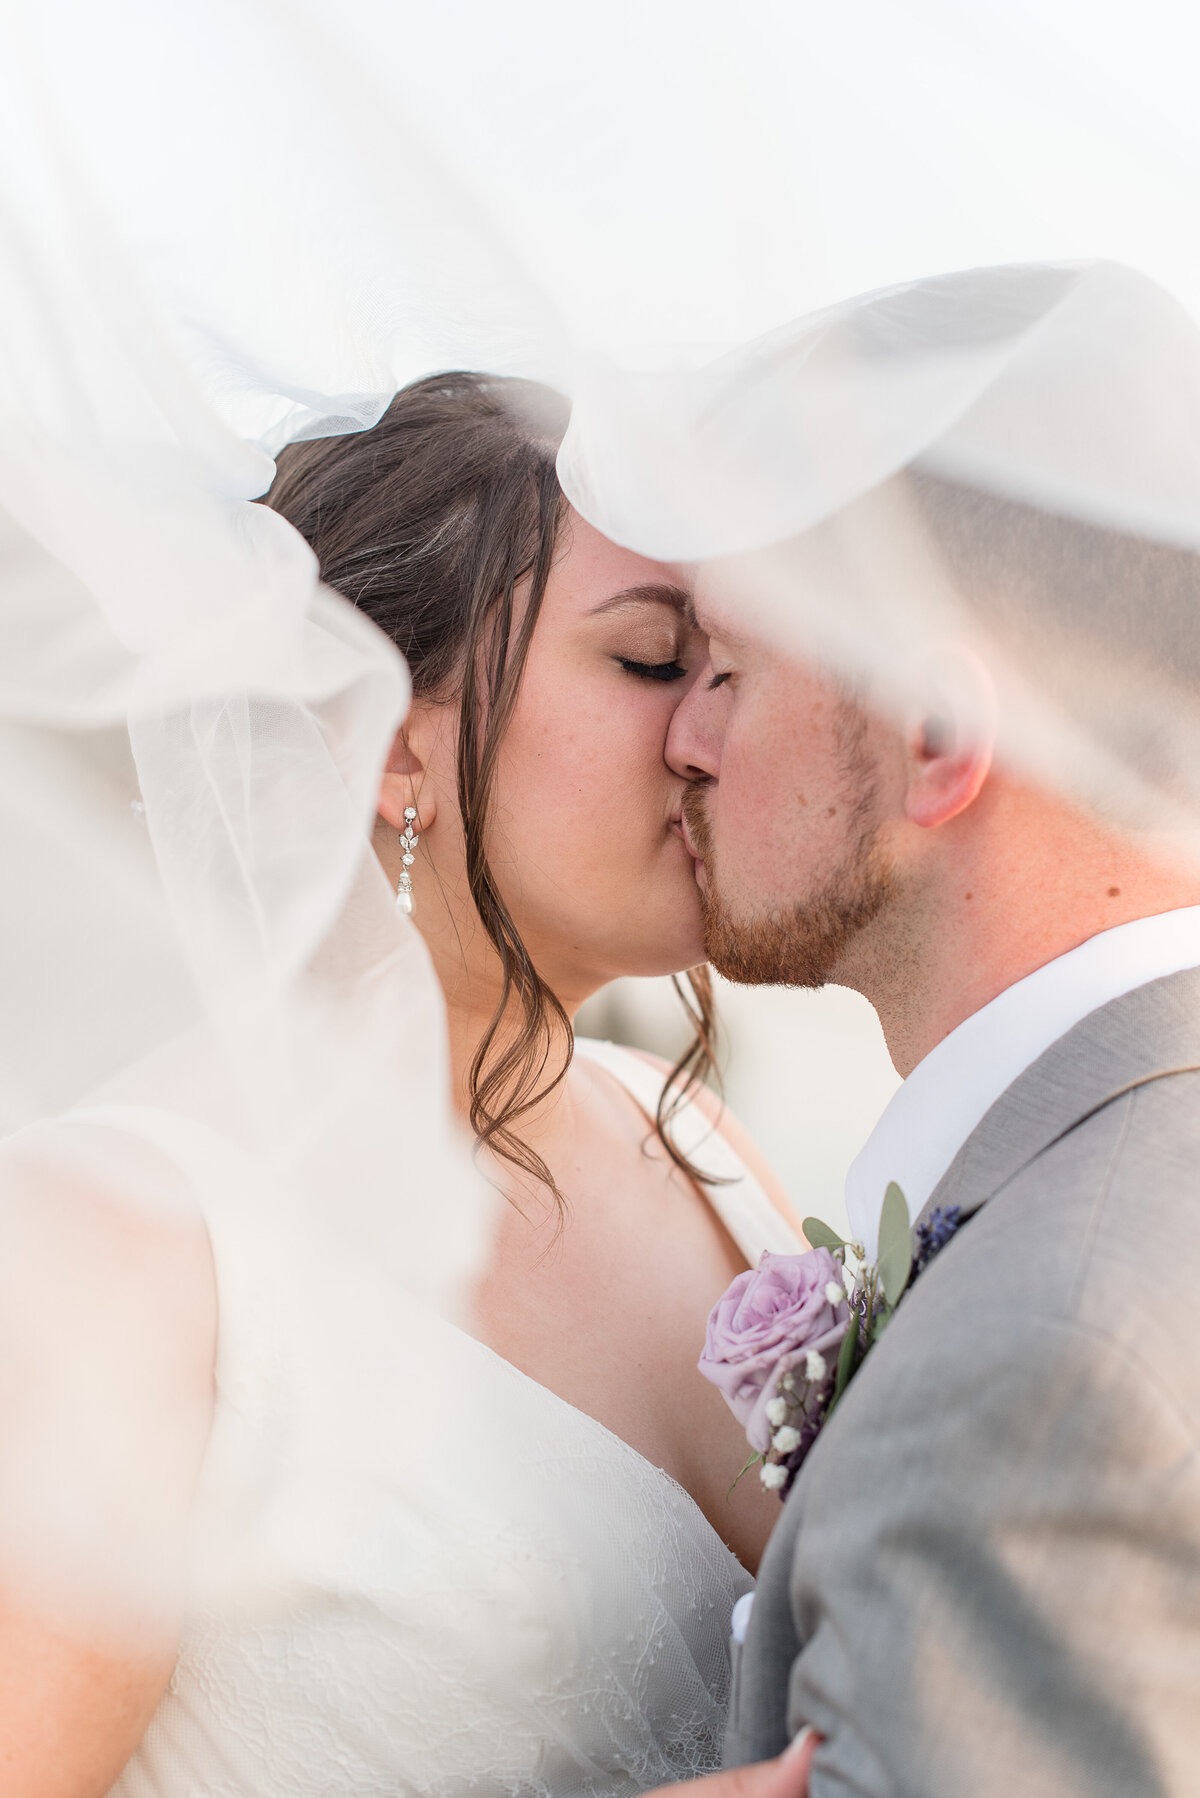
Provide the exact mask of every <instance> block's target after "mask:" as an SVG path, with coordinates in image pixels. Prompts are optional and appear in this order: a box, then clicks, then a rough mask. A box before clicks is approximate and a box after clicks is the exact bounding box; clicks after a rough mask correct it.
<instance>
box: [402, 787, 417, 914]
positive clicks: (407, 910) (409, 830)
mask: <svg viewBox="0 0 1200 1798" xmlns="http://www.w3.org/2000/svg"><path fill="white" fill-rule="evenodd" d="M416 815H417V808H416V806H415V805H406V806H405V808H404V829H403V830H402V831H401V832H400V847H401V849H402V850H403V851H404V853H403V855H402V856H401V858H400V860H401V863H402V866H401V869H400V878H399V880H398V881H397V882H396V910H397V911H400V912H403V913H404V915H405V917H406V918H411V917H412V915H413V883H412V875H411V874H410V873H409V871H408V870H409V869H410V868H411V867H412V865H413V862H414V861H415V860H416V857H415V856H414V854H413V851H414V849H415V848H416V846H417V843H418V842H419V841H420V839H419V837H418V836H417V833H416V831H415V830H414V829H413V820H414V819H415V818H416Z"/></svg>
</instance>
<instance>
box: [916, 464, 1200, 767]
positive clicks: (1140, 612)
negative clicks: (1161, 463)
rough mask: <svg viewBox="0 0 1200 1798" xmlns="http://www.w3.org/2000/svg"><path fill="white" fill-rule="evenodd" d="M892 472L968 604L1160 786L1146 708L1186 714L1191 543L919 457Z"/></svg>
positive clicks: (1193, 691) (1196, 574)
mask: <svg viewBox="0 0 1200 1798" xmlns="http://www.w3.org/2000/svg"><path fill="white" fill-rule="evenodd" d="M900 479H901V481H902V483H903V486H904V488H905V490H906V493H907V495H908V497H909V499H910V500H911V502H912V503H913V505H914V506H915V509H916V512H917V515H918V518H919V520H920V522H921V524H922V525H923V526H924V528H925V530H926V532H927V533H928V537H929V539H930V540H931V542H932V545H933V547H934V549H935V551H936V553H937V556H938V559H939V562H940V565H941V567H942V569H943V570H944V571H945V573H947V574H948V575H949V577H950V579H951V581H952V583H953V586H954V588H955V590H956V594H957V597H958V599H959V601H960V603H961V604H962V605H963V606H964V608H965V610H966V612H967V614H968V616H971V615H973V616H974V617H976V618H977V619H978V620H979V622H980V623H981V624H982V625H983V626H984V627H985V628H986V630H987V631H988V633H989V634H990V635H991V636H992V637H993V638H994V639H995V640H996V641H997V642H998V643H999V644H1000V645H1001V646H1002V647H1003V648H1005V649H1006V650H1008V651H1011V653H1012V654H1013V655H1014V659H1015V660H1016V661H1017V662H1018V663H1019V664H1020V665H1021V666H1022V667H1023V668H1024V669H1025V670H1026V671H1027V672H1028V673H1029V674H1030V675H1031V676H1032V678H1033V679H1034V680H1035V681H1036V682H1038V683H1039V684H1042V685H1044V686H1046V687H1047V688H1048V689H1051V690H1053V691H1054V693H1055V696H1056V697H1057V698H1058V700H1059V701H1060V703H1063V704H1065V706H1066V708H1067V710H1068V711H1069V712H1073V713H1075V714H1076V715H1077V716H1080V717H1085V718H1086V720H1087V721H1088V722H1090V723H1093V724H1094V723H1095V722H1096V721H1097V720H1098V719H1099V718H1101V717H1103V722H1104V724H1105V727H1106V735H1107V736H1108V740H1109V742H1110V743H1111V745H1112V747H1114V748H1117V749H1118V750H1120V749H1124V750H1126V751H1128V750H1131V749H1132V750H1133V751H1134V754H1135V759H1136V760H1137V762H1138V763H1139V765H1140V767H1141V770H1142V772H1143V773H1149V774H1151V775H1152V776H1154V777H1156V778H1157V779H1160V780H1163V781H1165V784H1166V785H1167V786H1170V785H1171V784H1172V782H1171V765H1172V764H1173V763H1174V762H1176V761H1177V758H1178V753H1179V738H1178V736H1174V735H1171V734H1170V733H1169V732H1167V731H1166V730H1163V731H1162V732H1161V746H1160V747H1159V746H1157V745H1156V743H1155V737H1156V736H1158V735H1159V734H1160V733H1158V732H1157V731H1156V730H1155V728H1154V718H1155V716H1156V715H1158V708H1161V707H1166V708H1167V710H1168V711H1169V712H1170V713H1171V714H1172V715H1173V718H1174V722H1175V723H1176V724H1178V723H1179V720H1180V709H1181V708H1183V707H1185V706H1186V707H1187V708H1188V709H1189V710H1190V712H1191V716H1192V717H1193V718H1194V717H1195V715H1196V708H1197V701H1198V700H1200V553H1197V551H1195V550H1194V549H1190V548H1187V547H1186V546H1183V545H1180V544H1173V543H1167V542H1163V541H1160V540H1156V539H1154V538H1151V537H1148V536H1141V535H1137V534H1134V533H1131V532H1126V531H1120V530H1116V529H1112V528H1110V527H1108V526H1105V525H1101V524H1095V523H1091V522H1088V521H1086V520H1084V519H1081V518H1072V517H1067V516H1065V515H1063V514H1061V513H1056V512H1051V511H1048V510H1044V509H1043V508H1041V507H1039V506H1035V505H1030V504H1028V503H1027V502H1025V501H1023V500H1018V499H1012V498H1008V497H1005V496H1002V495H1000V494H997V493H994V492H985V491H983V490H982V489H980V488H977V487H972V486H967V485H965V484H961V483H959V482H955V481H949V480H945V479H943V478H942V477H941V476H939V475H934V474H931V473H929V472H927V471H925V470H922V469H920V468H915V467H914V468H909V469H907V470H906V471H905V473H904V474H903V475H902V476H901V477H900ZM1163 722H1165V718H1164V720H1163ZM1113 731H1116V732H1117V733H1118V735H1120V734H1121V733H1125V740H1124V741H1123V742H1114V741H1113V738H1112V734H1111V733H1112V732H1113ZM1129 733H1134V734H1135V736H1136V741H1135V740H1133V738H1131V736H1130V735H1129Z"/></svg>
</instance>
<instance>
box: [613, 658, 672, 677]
mask: <svg viewBox="0 0 1200 1798" xmlns="http://www.w3.org/2000/svg"><path fill="white" fill-rule="evenodd" d="M616 660H617V661H618V662H619V663H620V665H621V667H622V668H623V669H624V670H625V672H626V674H636V675H637V676H638V677H639V678H640V679H641V680H662V681H670V680H682V679H683V677H684V675H685V674H686V673H687V669H686V668H685V667H684V666H683V663H682V662H634V661H631V660H630V658H629V657H628V656H617V657H616Z"/></svg>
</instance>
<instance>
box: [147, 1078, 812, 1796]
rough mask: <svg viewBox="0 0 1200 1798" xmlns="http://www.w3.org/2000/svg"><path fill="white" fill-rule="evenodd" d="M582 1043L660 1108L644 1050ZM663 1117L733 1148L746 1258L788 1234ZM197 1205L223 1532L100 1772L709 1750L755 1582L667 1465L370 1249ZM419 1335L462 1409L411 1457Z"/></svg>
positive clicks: (440, 1778) (622, 1777) (619, 1783)
mask: <svg viewBox="0 0 1200 1798" xmlns="http://www.w3.org/2000/svg"><path fill="white" fill-rule="evenodd" d="M579 1050H580V1051H581V1052H582V1053H585V1054H588V1055H589V1056H591V1057H592V1058H593V1059H594V1060H596V1061H598V1062H600V1063H601V1064H602V1065H603V1066H604V1067H606V1068H608V1069H609V1071H610V1072H611V1073H612V1074H613V1075H614V1076H615V1077H616V1078H617V1079H619V1080H620V1081H621V1082H622V1083H623V1084H624V1085H625V1086H626V1087H627V1088H628V1090H629V1091H630V1092H631V1093H632V1095H633V1096H634V1098H635V1099H636V1100H637V1102H638V1103H639V1104H640V1105H641V1106H642V1108H643V1109H644V1110H646V1111H648V1112H649V1111H651V1110H652V1109H653V1106H654V1104H655V1103H656V1101H657V1097H658V1089H659V1079H658V1076H657V1075H656V1074H655V1073H654V1072H653V1070H652V1069H650V1068H649V1067H648V1065H647V1064H646V1063H644V1062H642V1061H640V1060H639V1059H638V1058H637V1057H635V1056H633V1055H631V1054H630V1053H629V1051H627V1050H623V1049H618V1048H615V1047H614V1046H613V1045H611V1044H593V1043H586V1042H581V1043H580V1044H579ZM680 1135H681V1139H682V1140H684V1141H685V1142H686V1143H687V1144H688V1145H689V1146H692V1145H695V1144H697V1143H699V1142H701V1141H702V1140H703V1143H704V1157H705V1165H706V1166H707V1167H708V1169H709V1171H712V1172H714V1173H720V1174H724V1175H726V1176H730V1175H732V1176H734V1179H733V1183H731V1184H728V1185H717V1186H713V1187H711V1188H709V1194H710V1198H711V1202H712V1204H713V1205H714V1206H715V1207H716V1209H717V1210H718V1211H719V1213H720V1214H721V1216H722V1218H723V1219H724V1220H725V1222H726V1224H727V1227H728V1228H729V1230H730V1233H731V1234H732V1235H733V1237H734V1239H735V1240H736V1241H737V1242H738V1244H739V1246H740V1247H741V1249H742V1250H743V1252H744V1253H745V1255H746V1257H747V1260H748V1261H756V1260H757V1258H758V1256H759V1254H760V1253H761V1252H762V1250H763V1249H765V1248H772V1249H777V1250H779V1249H790V1248H793V1247H795V1246H796V1245H795V1242H794V1238H793V1236H792V1233H791V1231H790V1229H789V1227H788V1225H787V1224H786V1223H785V1222H784V1220H783V1219H782V1218H781V1217H780V1215H779V1213H778V1212H777V1211H776V1210H775V1208H774V1207H773V1206H772V1205H771V1203H770V1201H769V1200H768V1199H767V1197H766V1195H765V1194H764V1193H763V1191H762V1189H761V1187H759V1186H758V1184H757V1183H756V1182H755V1181H754V1180H753V1179H752V1177H751V1176H750V1175H749V1174H748V1173H747V1171H746V1169H745V1167H744V1165H743V1164H742V1163H741V1162H740V1161H739V1160H738V1159H737V1158H736V1157H735V1156H734V1155H733V1153H732V1151H731V1150H729V1148H728V1146H727V1145H726V1144H725V1143H724V1142H723V1141H722V1140H721V1139H719V1138H716V1137H715V1136H713V1135H712V1134H711V1130H710V1126H708V1124H707V1123H706V1121H705V1120H704V1119H703V1118H702V1117H701V1116H700V1114H699V1112H698V1111H697V1110H696V1109H695V1108H694V1107H689V1109H688V1113H687V1114H686V1116H685V1117H684V1118H683V1119H682V1120H681V1128H680ZM207 1221H208V1225H209V1230H210V1234H211V1239H212V1244H213V1251H214V1256H215V1262H216V1270H217V1281H218V1291H219V1307H220V1333H219V1350H218V1370H217V1374H218V1382H217V1383H218V1402H217V1409H216V1418H215V1426H214V1430H213V1434H212V1439H211V1444H210V1450H209V1454H208V1457H207V1462H206V1466H205V1470H204V1478H203V1487H202V1494H201V1518H202V1522H203V1523H205V1524H206V1525H207V1526H208V1529H207V1533H208V1534H209V1535H210V1536H213V1537H220V1539H221V1540H222V1541H223V1543H224V1544H225V1547H224V1559H223V1563H222V1566H221V1569H220V1570H219V1572H218V1571H211V1570H210V1574H211V1576H210V1577H207V1578H205V1577H204V1575H205V1570H204V1569H202V1568H201V1569H198V1571H197V1589H198V1590H203V1592H204V1597H203V1598H202V1599H197V1601H196V1603H195V1606H194V1608H193V1610H192V1612H191V1614H190V1615H189V1617H188V1619H187V1624H186V1628H185V1631H184V1637H183V1642H182V1646H181V1649H180V1653H179V1659H178V1664H177V1666H176V1669H175V1673H174V1677H173V1679H172V1681H171V1684H170V1688H169V1690H168V1692H167V1694H166V1696H165V1697H164V1698H163V1700H162V1702H161V1704H160V1705H159V1708H158V1711H157V1713H156V1714H155V1716H154V1718H153V1720H152V1722H151V1724H150V1727H149V1729H148V1730H147V1732H146V1736H145V1739H144V1740H143V1742H142V1744H141V1746H140V1747H139V1748H138V1750H137V1753H136V1754H135V1755H134V1757H133V1759H132V1761H131V1762H130V1763H129V1765H128V1766H127V1768H126V1769H125V1771H124V1773H123V1774H122V1776H121V1778H120V1779H119V1780H118V1781H117V1783H116V1785H115V1786H114V1787H113V1788H112V1798H384V1795H385V1794H386V1795H387V1798H397V1795H398V1794H402V1793H410V1792H411V1793H421V1794H430V1795H431V1798H432V1795H437V1798H443V1795H446V1798H448V1795H450V1794H459V1793H479V1794H497V1795H500V1794H512V1795H514V1798H515V1795H516V1794H518V1793H519V1794H522V1795H523V1798H525V1795H529V1798H538V1795H540V1798H568V1794H575V1793H580V1794H583V1793H588V1794H591V1793H596V1794H611V1795H612V1798H617V1795H619V1794H626V1793H635V1792H638V1791H642V1790H645V1789H646V1788H648V1787H650V1786H654V1785H658V1784H660V1783H662V1782H665V1781H670V1780H675V1779H680V1778H684V1777H687V1776H689V1775H693V1774H698V1773H703V1772H705V1771H709V1770H711V1769H712V1768H713V1767H714V1766H715V1765H716V1764H717V1761H718V1755H719V1749H720V1742H721V1736H722V1731H723V1726H724V1712H725V1705H726V1696H727V1688H728V1638H729V1623H730V1612H731V1610H732V1607H733V1605H734V1602H735V1601H736V1599H737V1598H738V1597H739V1596H740V1595H741V1594H742V1593H744V1592H746V1591H748V1590H749V1589H750V1587H751V1584H752V1582H751V1580H750V1578H749V1576H748V1575H747V1574H746V1572H745V1571H744V1569H743V1568H742V1567H741V1565H740V1564H739V1563H738V1561H737V1560H736V1559H735V1557H734V1556H733V1555H732V1554H731V1553H730V1551H729V1550H728V1549H727V1548H726V1547H725V1546H724V1544H723V1543H722V1542H721V1541H720V1540H719V1538H718V1537H717V1535H716V1533H715V1532H714V1531H713V1529H712V1528H711V1526H710V1525H709V1523H708V1522H707V1521H706V1519H705V1518H704V1517H703V1515H702V1514H701V1512H700V1511H699V1510H698V1509H697V1507H696V1505H695V1504H694V1503H693V1502H692V1500H691V1499H690V1498H689V1496H688V1495H687V1493H686V1492H684V1491H683V1489H682V1488H681V1487H680V1486H678V1485H677V1484H676V1483H675V1482H674V1481H673V1480H672V1479H670V1478H669V1477H668V1476H667V1475H666V1474H665V1473H663V1472H662V1471H661V1470H660V1469H659V1468H657V1467H654V1466H652V1465H651V1463H650V1462H649V1461H647V1460H645V1459H644V1458H643V1457H642V1456H641V1455H639V1454H637V1453H636V1452H635V1451H634V1450H633V1449H632V1448H629V1447H628V1446H627V1445H626V1444H625V1443H624V1442H622V1441H620V1440H619V1439H618V1438H617V1437H616V1436H614V1435H612V1434H611V1432H610V1431H608V1430H607V1429H605V1428H604V1426H603V1425H602V1424H599V1423H597V1422H596V1421H595V1420H594V1419H593V1418H591V1417H588V1416H586V1415H585V1414H584V1413H583V1412H581V1411H578V1410H576V1409H575V1408H574V1407H573V1406H571V1405H570V1404H567V1403H565V1402H564V1401H563V1400H562V1399H560V1398H558V1397H556V1396H555V1395H554V1394H553V1393H552V1392H550V1391H548V1390H547V1389H546V1388H545V1387H543V1386H540V1385H538V1384H537V1383H536V1382H535V1381H533V1380H532V1379H530V1378H528V1377H527V1376H526V1375H524V1374H522V1373H520V1372H519V1371H518V1370H517V1369H516V1368H515V1367H512V1366H510V1365H509V1364H508V1363H507V1362H505V1361H503V1360H502V1359H501V1358H500V1357H499V1356H497V1355H496V1354H494V1353H493V1352H492V1351H491V1350H490V1349H488V1348H485V1347H483V1346H482V1345H481V1344H480V1343H478V1342H476V1341H474V1340H473V1339H472V1338H471V1337H469V1336H467V1335H465V1334H464V1333H463V1332H461V1331H459V1330H457V1329H455V1328H453V1327H452V1326H450V1325H449V1324H447V1323H446V1322H444V1321H443V1320H440V1319H438V1318H437V1317H435V1316H434V1315H433V1314H432V1313H427V1312H423V1311H421V1310H420V1308H419V1307H414V1306H413V1304H412V1302H411V1300H409V1299H407V1298H403V1299H400V1298H398V1296H397V1293H396V1291H395V1289H394V1286H393V1285H392V1284H391V1282H389V1281H388V1279H387V1278H385V1277H384V1276H382V1275H380V1274H379V1273H377V1272H376V1271H375V1270H374V1269H373V1268H372V1266H371V1265H370V1264H369V1262H368V1261H367V1260H366V1259H364V1260H363V1261H362V1262H361V1263H357V1264H355V1265H354V1266H352V1267H350V1266H347V1264H346V1259H345V1256H344V1255H342V1256H340V1257H334V1258H332V1260H331V1258H330V1257H329V1256H327V1255H326V1254H325V1253H324V1252H323V1244H322V1243H321V1242H320V1241H317V1240H315V1239H314V1240H295V1239H293V1240H291V1241H289V1242H287V1243H286V1244H283V1245H282V1246H281V1244H280V1242H279V1240H278V1234H277V1232H275V1231H267V1230H266V1229H265V1228H263V1227H261V1226H256V1225H255V1224H254V1223H253V1222H252V1219H251V1214H250V1213H248V1212H247V1210H246V1208H245V1207H244V1206H238V1205H236V1204H231V1205H230V1207H229V1209H228V1211H225V1212H223V1211H222V1208H221V1207H220V1206H219V1205H217V1206H214V1207H210V1215H209V1216H208V1219H207ZM306 1234H311V1233H309V1232H306ZM331 1268H332V1269H338V1268H341V1269H342V1270H343V1271H341V1272H332V1273H331ZM715 1297H716V1295H715V1294H714V1298H715ZM699 1348H700V1344H699V1342H698V1343H697V1352H699ZM435 1361H436V1366H437V1369H438V1373H439V1376H444V1375H445V1374H446V1373H447V1371H449V1373H450V1374H451V1379H450V1381H449V1387H450V1389H451V1390H453V1391H454V1392H456V1393H457V1394H458V1395H459V1397H460V1401H461V1417H460V1419H459V1423H458V1427H457V1428H456V1430H455V1432H454V1441H455V1444H456V1450H455V1453H453V1454H451V1455H450V1456H449V1457H447V1455H446V1452H445V1449H444V1441H445V1433H444V1431H443V1432H437V1431H432V1432H431V1441H437V1442H439V1443H441V1444H443V1446H442V1447H439V1449H438V1450H437V1451H436V1452H435V1453H433V1454H431V1455H430V1456H429V1457H428V1458H423V1447H422V1444H421V1442H420V1441H419V1440H418V1441H414V1439H413V1438H414V1435H419V1433H420V1432H419V1421H418V1422H417V1423H414V1414H413V1403H412V1396H413V1389H414V1387H416V1388H417V1389H418V1391H419V1389H420V1386H421V1381H422V1368H423V1367H427V1366H432V1365H434V1364H435ZM446 1385H447V1383H446V1381H445V1379H444V1377H442V1378H440V1379H439V1384H438V1390H439V1391H443V1392H444V1391H445V1390H446ZM401 1418H403V1419H404V1420H405V1421H404V1424H403V1426H402V1427H397V1426H396V1424H395V1420H397V1419H401ZM231 1543H233V1544H235V1545H236V1546H235V1548H234V1550H233V1552H232V1553H231V1551H230V1547H229V1545H230V1544H231Z"/></svg>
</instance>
